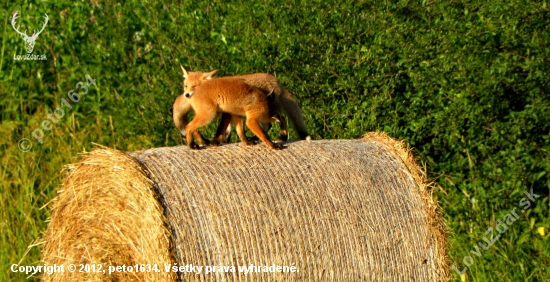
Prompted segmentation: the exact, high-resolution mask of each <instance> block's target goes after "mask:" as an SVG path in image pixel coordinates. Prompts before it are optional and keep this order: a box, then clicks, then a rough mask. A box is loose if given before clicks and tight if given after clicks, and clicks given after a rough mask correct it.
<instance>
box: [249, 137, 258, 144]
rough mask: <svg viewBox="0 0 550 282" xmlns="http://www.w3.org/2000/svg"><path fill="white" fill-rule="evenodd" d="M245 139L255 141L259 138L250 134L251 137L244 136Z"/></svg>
mask: <svg viewBox="0 0 550 282" xmlns="http://www.w3.org/2000/svg"><path fill="white" fill-rule="evenodd" d="M246 140H248V142H254V143H255V142H256V141H258V140H260V138H258V136H252V137H246Z"/></svg>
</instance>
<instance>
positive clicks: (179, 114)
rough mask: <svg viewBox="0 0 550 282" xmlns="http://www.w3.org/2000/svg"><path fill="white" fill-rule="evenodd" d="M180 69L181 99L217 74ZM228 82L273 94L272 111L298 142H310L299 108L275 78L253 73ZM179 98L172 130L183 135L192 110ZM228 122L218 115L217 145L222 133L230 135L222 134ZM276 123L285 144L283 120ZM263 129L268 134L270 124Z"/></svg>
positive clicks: (265, 74) (226, 116)
mask: <svg viewBox="0 0 550 282" xmlns="http://www.w3.org/2000/svg"><path fill="white" fill-rule="evenodd" d="M181 68H182V71H183V77H184V78H185V80H184V95H185V93H192V92H193V91H194V89H195V88H196V87H197V86H198V85H201V84H202V83H204V82H206V81H209V80H212V79H213V78H215V76H216V74H217V70H214V71H211V72H206V73H203V72H187V71H186V70H185V69H184V68H183V66H182V67H181ZM228 78H235V79H241V80H242V81H244V82H245V83H246V84H248V85H250V86H253V87H256V88H259V89H261V90H263V91H264V92H265V93H269V92H271V91H272V92H273V93H274V94H275V103H274V107H275V108H276V109H277V111H283V112H284V113H286V114H287V115H288V116H289V118H290V120H291V122H292V124H293V125H294V128H295V129H296V131H297V132H298V135H299V137H300V139H302V140H303V139H306V140H310V139H311V137H310V136H309V134H308V132H307V129H306V126H305V124H304V120H303V117H302V112H301V111H300V108H299V107H298V104H297V103H296V100H295V99H294V98H293V97H292V95H291V94H290V92H288V90H287V89H286V88H285V87H284V86H283V85H281V84H280V83H279V81H278V80H277V78H275V77H274V76H272V75H270V74H267V73H255V74H248V75H240V76H231V77H228ZM183 98H184V97H181V96H180V97H178V99H176V101H175V102H174V108H173V117H174V123H175V124H176V127H177V128H178V129H179V130H180V132H182V134H184V132H185V126H186V125H187V123H188V120H187V114H188V113H189V111H190V110H191V109H192V107H190V106H189V105H188V104H189V100H186V99H183ZM229 120H231V117H230V116H229V115H222V122H221V124H220V126H219V127H218V130H217V133H216V138H215V140H216V141H217V142H219V141H220V140H221V139H223V133H224V132H226V134H227V133H228V132H229V131H230V128H228V129H229V130H228V131H226V128H227V127H228V124H229ZM280 122H281V125H280V127H281V133H280V136H279V138H278V140H280V141H286V140H287V139H288V132H287V128H286V123H285V120H284V119H283V118H281V119H280ZM224 125H225V127H224ZM263 125H264V128H265V129H266V131H269V128H271V123H267V124H263ZM184 135H185V134H184Z"/></svg>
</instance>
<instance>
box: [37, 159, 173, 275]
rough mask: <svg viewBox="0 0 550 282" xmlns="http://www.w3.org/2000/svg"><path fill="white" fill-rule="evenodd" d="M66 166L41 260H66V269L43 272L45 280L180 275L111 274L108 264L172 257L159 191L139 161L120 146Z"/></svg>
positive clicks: (59, 263) (60, 262)
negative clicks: (71, 267) (155, 189)
mask: <svg viewBox="0 0 550 282" xmlns="http://www.w3.org/2000/svg"><path fill="white" fill-rule="evenodd" d="M66 171H67V173H66V177H65V179H64V181H63V185H62V186H61V188H60V190H59V191H58V193H59V195H58V197H57V198H56V199H55V200H54V203H53V212H52V217H51V220H50V223H49V224H48V228H47V230H46V236H45V239H44V247H43V250H42V260H43V262H44V263H46V264H47V265H57V266H63V272H54V273H52V274H42V277H41V278H42V280H45V281H173V280H175V279H176V274H175V273H170V272H160V273H144V272H135V271H132V272H116V273H112V274H110V275H108V269H107V266H109V265H111V266H123V265H127V266H129V265H132V266H133V265H136V264H147V263H158V264H162V263H166V262H168V263H169V262H171V261H173V260H174V258H173V256H172V252H171V251H170V249H171V246H170V239H169V237H170V232H169V231H168V230H167V228H166V219H165V217H164V214H163V209H162V207H161V205H160V203H159V201H158V200H157V199H156V197H155V191H154V190H153V189H152V188H153V183H152V182H151V180H149V178H147V176H146V175H145V174H144V172H143V169H142V168H141V166H140V165H139V163H138V162H136V161H135V160H133V159H132V158H130V157H129V156H128V155H126V154H124V153H122V152H119V151H115V150H109V149H101V150H94V151H92V152H91V153H88V154H85V155H84V157H83V159H82V160H81V161H80V162H78V163H76V164H72V165H69V166H68V167H67V168H66ZM70 264H73V265H75V267H76V270H75V271H74V272H71V271H70V270H69V265H70ZM99 264H101V265H102V266H99ZM86 265H88V266H89V268H88V269H86ZM92 265H93V266H92ZM104 270H105V272H106V273H104V272H103V271H104Z"/></svg>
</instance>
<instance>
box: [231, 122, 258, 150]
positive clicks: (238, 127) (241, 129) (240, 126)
mask: <svg viewBox="0 0 550 282" xmlns="http://www.w3.org/2000/svg"><path fill="white" fill-rule="evenodd" d="M232 120H233V124H234V125H235V130H236V131H237V135H238V136H239V139H241V142H243V143H244V144H245V145H247V146H249V145H255V143H254V142H250V141H249V140H248V138H246V134H244V126H243V117H241V116H232Z"/></svg>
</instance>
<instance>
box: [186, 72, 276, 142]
mask: <svg viewBox="0 0 550 282" xmlns="http://www.w3.org/2000/svg"><path fill="white" fill-rule="evenodd" d="M183 96H184V98H179V99H180V101H181V99H184V100H183V101H185V99H188V102H189V103H188V104H189V105H190V106H191V108H193V110H194V111H195V117H194V118H193V120H192V121H191V122H190V123H189V124H187V126H186V127H185V131H186V138H187V145H188V146H189V147H190V148H191V149H198V146H197V145H196V144H195V143H194V142H193V139H197V141H198V142H199V144H200V145H206V142H205V141H204V139H203V138H202V136H200V134H198V129H199V128H201V127H203V126H205V125H207V124H209V123H210V122H212V121H213V120H214V119H215V118H216V117H217V116H218V115H219V114H220V113H227V114H229V115H230V117H231V120H232V121H233V123H234V125H235V128H236V131H237V135H238V136H239V138H240V139H241V141H242V142H243V143H244V144H245V145H252V144H253V143H250V142H249V141H248V140H247V138H246V136H245V134H244V128H243V122H242V117H243V116H246V125H247V126H248V128H249V129H250V130H251V131H252V132H253V133H254V134H255V135H256V136H257V137H258V138H260V139H261V140H262V141H263V142H264V143H265V144H266V145H267V146H268V147H269V148H270V149H282V145H281V144H274V143H273V142H271V140H270V139H269V137H268V136H267V134H266V133H265V132H264V131H263V129H262V127H261V126H260V122H263V123H271V122H273V121H275V120H277V119H278V117H279V113H278V110H277V108H276V107H275V106H274V105H275V103H274V100H275V95H274V94H273V93H270V94H267V95H266V94H265V93H264V92H262V91H261V90H260V89H258V88H255V87H252V86H250V85H248V84H246V83H244V81H243V80H241V79H235V78H217V79H212V80H210V81H206V82H204V83H201V84H200V85H198V86H196V87H195V88H194V90H193V91H190V92H185V93H184V95H183ZM225 126H227V124H226V125H225Z"/></svg>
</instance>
